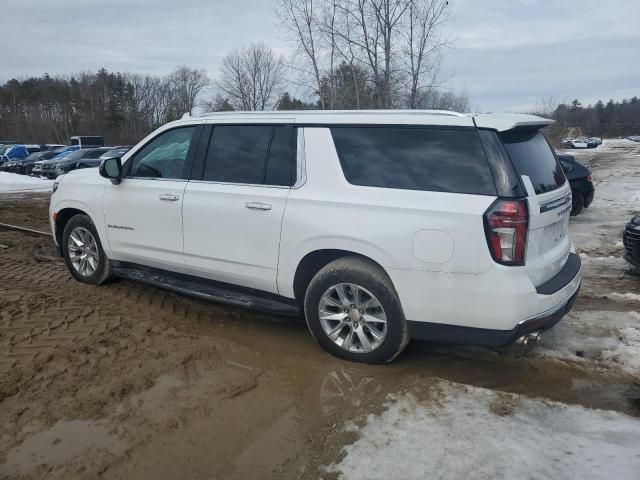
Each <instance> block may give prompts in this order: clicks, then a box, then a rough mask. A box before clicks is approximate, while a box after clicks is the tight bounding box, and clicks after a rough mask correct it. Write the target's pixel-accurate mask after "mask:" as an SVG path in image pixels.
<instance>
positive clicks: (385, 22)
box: [276, 0, 449, 108]
mask: <svg viewBox="0 0 640 480" xmlns="http://www.w3.org/2000/svg"><path fill="white" fill-rule="evenodd" d="M276 1H277V2H279V4H278V5H279V7H278V11H279V12H280V18H281V19H282V18H283V13H282V12H283V6H282V5H283V4H285V5H286V6H287V7H288V8H287V9H286V10H284V11H285V12H286V13H287V16H286V22H288V23H286V25H287V28H288V29H289V30H290V31H295V32H296V33H297V35H295V36H294V39H295V40H296V41H297V43H298V44H299V50H300V51H304V52H306V53H307V56H308V58H309V59H311V64H312V66H313V71H314V78H315V84H316V86H315V90H316V91H319V95H320V103H321V105H322V107H323V108H326V107H327V106H329V107H333V106H334V104H335V103H336V98H335V90H336V88H337V87H336V85H335V84H334V83H332V82H333V80H334V79H335V78H336V65H342V64H343V63H346V64H348V65H349V66H350V67H351V68H350V71H351V72H352V73H353V74H354V77H353V85H354V87H355V88H356V92H355V95H356V96H357V102H356V103H357V104H358V105H360V101H359V100H360V99H359V96H360V92H359V90H358V88H359V85H358V83H357V78H356V77H355V74H356V72H357V71H358V70H359V68H360V67H364V68H365V69H366V71H367V74H368V76H369V80H370V83H371V84H372V85H373V87H374V91H375V95H374V96H375V99H376V102H377V106H378V107H379V108H391V107H392V106H394V105H398V104H408V105H409V106H410V107H411V108H415V107H416V105H417V97H418V92H419V91H420V90H424V89H432V88H436V87H438V86H439V85H440V83H441V81H442V79H441V77H440V67H441V50H442V48H443V47H444V46H446V45H447V44H448V41H446V40H444V39H443V37H442V35H441V30H442V26H443V24H444V23H445V22H446V21H447V20H448V19H449V7H448V5H449V2H448V1H447V0H314V1H312V0H303V1H301V2H295V1H294V0H276ZM317 25H320V27H317ZM300 26H306V27H307V28H306V29H305V30H302V29H301V28H300ZM301 32H302V33H305V34H306V35H301V34H300V33H301ZM311 45H312V46H313V49H311V48H310V46H311ZM318 86H319V88H318ZM405 89H406V90H408V92H406V91H405Z"/></svg>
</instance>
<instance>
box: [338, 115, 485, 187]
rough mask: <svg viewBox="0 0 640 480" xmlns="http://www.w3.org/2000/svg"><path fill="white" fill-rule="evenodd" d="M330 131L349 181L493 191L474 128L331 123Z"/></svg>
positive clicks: (370, 185) (381, 185)
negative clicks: (333, 124) (338, 125)
mask: <svg viewBox="0 0 640 480" xmlns="http://www.w3.org/2000/svg"><path fill="white" fill-rule="evenodd" d="M331 134H332V135H333V140H334V143H335V146H336V150H337V152H338V157H339V159H340V164H341V165H342V170H343V172H344V175H345V178H346V179H347V181H348V182H349V183H351V184H353V185H363V186H369V187H384V188H398V189H406V190H426V191H433V192H455V193H467V194H476V195H496V187H495V183H494V180H493V176H492V174H491V170H490V168H489V163H488V162H487V158H486V156H485V153H484V150H483V148H482V144H481V142H480V138H479V136H478V132H476V131H475V130H471V129H469V130H459V129H445V128H422V127H417V128H414V127H333V128H332V129H331Z"/></svg>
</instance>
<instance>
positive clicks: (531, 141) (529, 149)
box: [499, 130, 566, 194]
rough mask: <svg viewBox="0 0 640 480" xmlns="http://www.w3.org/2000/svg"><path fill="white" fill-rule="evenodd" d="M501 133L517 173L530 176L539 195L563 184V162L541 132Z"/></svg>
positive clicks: (514, 131)
mask: <svg viewBox="0 0 640 480" xmlns="http://www.w3.org/2000/svg"><path fill="white" fill-rule="evenodd" d="M499 135H500V139H501V140H502V143H503V144H504V147H505V149H506V150H507V153H508V154H509V157H510V158H511V162H512V163H513V166H514V168H515V169H516V172H518V174H519V175H526V176H528V177H529V178H530V179H531V183H532V184H533V189H534V190H535V192H536V194H541V193H545V192H551V191H553V190H556V189H557V188H560V187H561V186H562V185H563V184H564V182H565V180H566V178H565V175H564V172H563V171H562V167H561V166H560V162H558V160H557V159H556V156H555V155H554V153H553V150H551V146H550V145H549V143H548V142H547V139H546V138H545V137H544V135H543V134H542V132H540V131H539V130H509V131H506V132H501V133H500V134H499Z"/></svg>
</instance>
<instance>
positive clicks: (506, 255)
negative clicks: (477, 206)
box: [484, 198, 529, 265]
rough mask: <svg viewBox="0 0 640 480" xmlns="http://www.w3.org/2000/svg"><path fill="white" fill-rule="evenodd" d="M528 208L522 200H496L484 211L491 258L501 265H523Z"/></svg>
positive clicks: (485, 229)
mask: <svg viewBox="0 0 640 480" xmlns="http://www.w3.org/2000/svg"><path fill="white" fill-rule="evenodd" d="M528 226H529V211H528V209H527V201H526V200H504V199H500V198H499V199H498V200H496V201H495V202H493V204H492V205H491V206H490V207H489V208H488V209H487V211H486V212H485V214H484V231H485V234H486V236H487V244H488V245H489V250H490V251H491V256H492V257H493V259H494V260H495V261H496V262H498V263H501V264H503V265H524V260H525V258H524V257H525V252H526V250H527V230H528Z"/></svg>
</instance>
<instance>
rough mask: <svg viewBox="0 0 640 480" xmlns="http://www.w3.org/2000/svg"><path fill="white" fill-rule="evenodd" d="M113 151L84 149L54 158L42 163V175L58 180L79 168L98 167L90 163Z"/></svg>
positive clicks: (107, 148) (107, 149) (101, 148)
mask: <svg viewBox="0 0 640 480" xmlns="http://www.w3.org/2000/svg"><path fill="white" fill-rule="evenodd" d="M109 150H112V148H110V147H100V148H83V149H80V150H76V151H75V152H71V153H69V154H67V155H66V156H64V157H62V158H53V159H51V160H47V161H45V162H42V163H41V166H42V171H41V173H40V174H41V175H42V176H43V177H47V178H57V177H58V176H60V175H63V174H65V173H68V172H70V171H71V170H75V169H77V168H86V167H89V166H98V165H99V162H98V165H93V164H92V163H90V161H91V160H96V161H97V159H98V158H99V157H100V156H102V155H103V154H104V153H106V152H108V151H109Z"/></svg>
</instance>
